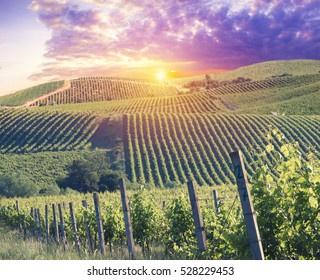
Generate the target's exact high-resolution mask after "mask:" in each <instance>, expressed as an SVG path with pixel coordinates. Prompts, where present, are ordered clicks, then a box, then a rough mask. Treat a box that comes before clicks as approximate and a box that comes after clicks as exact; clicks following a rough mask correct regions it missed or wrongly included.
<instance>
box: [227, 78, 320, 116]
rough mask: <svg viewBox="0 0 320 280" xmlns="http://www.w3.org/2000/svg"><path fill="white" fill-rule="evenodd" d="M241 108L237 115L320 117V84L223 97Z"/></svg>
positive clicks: (240, 93)
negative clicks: (277, 114) (275, 113)
mask: <svg viewBox="0 0 320 280" xmlns="http://www.w3.org/2000/svg"><path fill="white" fill-rule="evenodd" d="M223 98H224V99H226V100H227V101H228V102H229V103H230V104H232V105H233V106H236V107H238V108H239V110H237V111H234V113H237V114H270V112H271V111H273V112H278V113H280V114H286V115H319V114H320V82H316V83H311V84H308V85H300V86H287V87H279V88H269V89H265V90H257V91H248V92H239V93H234V94H228V95H224V96H223Z"/></svg>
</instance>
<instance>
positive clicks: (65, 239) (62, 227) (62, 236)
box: [58, 203, 67, 250]
mask: <svg viewBox="0 0 320 280" xmlns="http://www.w3.org/2000/svg"><path fill="white" fill-rule="evenodd" d="M58 210H59V217H60V230H61V241H62V244H63V249H64V250H66V246H67V238H66V232H65V230H64V218H63V211H62V207H61V204H60V203H59V204H58Z"/></svg>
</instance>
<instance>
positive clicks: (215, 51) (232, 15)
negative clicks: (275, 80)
mask: <svg viewBox="0 0 320 280" xmlns="http://www.w3.org/2000/svg"><path fill="white" fill-rule="evenodd" d="M83 2H87V3H86V8H83V7H84V6H82V4H81V3H79V1H78V4H77V5H74V4H73V3H72V1H67V0H60V1H53V0H35V1H33V2H32V4H31V6H30V7H31V9H33V10H34V11H36V12H37V14H38V17H39V19H40V21H41V22H42V23H43V24H45V26H46V27H47V28H49V29H50V30H52V37H51V39H50V40H49V41H47V43H46V46H47V52H46V54H45V56H46V57H47V58H50V59H53V60H54V61H55V63H54V66H53V65H51V66H50V67H46V66H45V65H44V70H43V71H42V72H41V73H36V74H34V75H33V76H32V77H33V78H39V76H45V75H59V71H60V72H61V69H66V68H68V66H67V62H68V61H69V62H72V63H74V65H73V66H72V67H73V68H72V69H74V68H75V67H80V68H81V69H82V71H85V67H84V66H85V64H86V65H87V67H88V68H90V69H93V68H94V66H97V67H98V68H99V67H100V69H101V68H103V71H107V70H108V69H109V68H112V69H114V68H117V63H118V68H121V67H124V66H125V65H126V63H127V64H128V65H129V66H130V63H133V62H137V63H136V64H134V65H138V61H139V60H150V61H162V62H175V63H184V62H193V64H192V65H191V66H190V67H192V69H193V70H201V69H202V70H203V69H208V68H220V69H221V68H224V69H231V68H235V67H239V66H242V65H248V64H251V63H256V62H260V61H266V60H274V59H320V52H319V49H320V32H319V31H320V29H319V26H320V16H319V14H320V5H319V1H318V0H317V1H315V0H309V1H297V0H290V1H279V0H278V1H271V2H270V1H264V0H255V1H251V2H250V3H249V2H248V1H222V0H216V1H208V0H199V1H194V0H180V1H179V0H172V1H169V2H168V1H165V0H158V1H141V0H140V1H138V0H130V1H128V0H127V1H125V0H110V1H103V0H91V1H90V0H86V1H85V0H84V1H83ZM89 2H90V4H88V3H89ZM88 5H90V7H89V8H88ZM103 62H104V63H105V64H104V65H103V66H102V65H100V63H103ZM128 62H129V63H128ZM77 65H78V66H77ZM79 65H80V66H79ZM82 66H83V67H82ZM45 69H46V70H45ZM91 72H92V71H91V70H90V73H91ZM84 74H85V72H84Z"/></svg>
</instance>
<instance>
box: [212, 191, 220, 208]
mask: <svg viewBox="0 0 320 280" xmlns="http://www.w3.org/2000/svg"><path fill="white" fill-rule="evenodd" d="M213 200H214V208H215V209H216V213H217V214H219V213H220V209H219V202H218V191H217V190H213Z"/></svg>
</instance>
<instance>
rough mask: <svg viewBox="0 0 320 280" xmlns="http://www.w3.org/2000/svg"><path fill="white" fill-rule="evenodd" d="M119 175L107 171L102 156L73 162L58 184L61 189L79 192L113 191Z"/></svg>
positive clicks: (116, 185)
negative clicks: (65, 175)
mask: <svg viewBox="0 0 320 280" xmlns="http://www.w3.org/2000/svg"><path fill="white" fill-rule="evenodd" d="M119 179H120V175H119V174H118V173H116V172H112V171H110V170H109V169H108V166H107V163H106V157H105V155H102V154H97V155H94V156H91V157H89V158H87V159H85V160H83V159H82V160H74V161H73V163H72V164H71V165H70V166H69V168H68V175H67V177H66V178H64V179H62V180H60V182H58V184H59V185H60V186H61V187H62V188H67V187H69V188H71V189H74V190H76V191H79V192H84V193H87V192H95V191H102V192H103V191H106V190H107V191H115V190H116V189H117V188H118V181H119Z"/></svg>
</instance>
